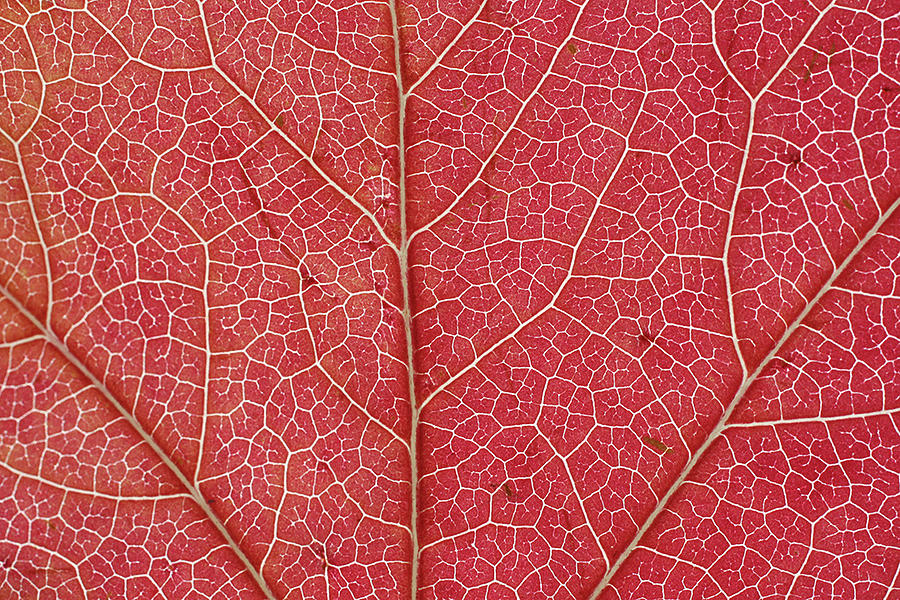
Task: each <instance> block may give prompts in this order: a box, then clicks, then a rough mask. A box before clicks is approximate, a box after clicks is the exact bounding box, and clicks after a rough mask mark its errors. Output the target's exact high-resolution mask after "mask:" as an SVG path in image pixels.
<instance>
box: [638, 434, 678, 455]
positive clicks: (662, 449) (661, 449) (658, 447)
mask: <svg viewBox="0 0 900 600" xmlns="http://www.w3.org/2000/svg"><path fill="white" fill-rule="evenodd" d="M641 441H642V442H644V444H646V445H648V446H650V447H651V448H653V450H655V451H656V452H658V453H659V454H666V453H668V452H671V451H672V449H671V448H669V447H668V446H666V445H665V444H664V443H662V442H661V441H659V440H658V439H656V438H654V437H650V436H649V435H645V436H644V437H642V438H641Z"/></svg>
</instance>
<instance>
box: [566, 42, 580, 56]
mask: <svg viewBox="0 0 900 600" xmlns="http://www.w3.org/2000/svg"><path fill="white" fill-rule="evenodd" d="M566 50H568V51H569V54H572V55H574V54H575V53H576V52H578V46H576V45H575V44H574V43H573V42H569V43H568V44H567V45H566Z"/></svg>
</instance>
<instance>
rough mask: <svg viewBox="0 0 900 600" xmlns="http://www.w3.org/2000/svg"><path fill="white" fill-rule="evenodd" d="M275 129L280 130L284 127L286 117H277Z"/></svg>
mask: <svg viewBox="0 0 900 600" xmlns="http://www.w3.org/2000/svg"><path fill="white" fill-rule="evenodd" d="M275 127H277V128H278V129H281V128H282V127H284V115H278V116H277V117H275Z"/></svg>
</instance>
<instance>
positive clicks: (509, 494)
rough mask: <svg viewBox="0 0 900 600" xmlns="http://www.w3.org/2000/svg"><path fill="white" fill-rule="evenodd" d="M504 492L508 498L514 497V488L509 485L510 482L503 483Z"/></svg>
mask: <svg viewBox="0 0 900 600" xmlns="http://www.w3.org/2000/svg"><path fill="white" fill-rule="evenodd" d="M503 493H504V494H506V497H507V498H512V495H513V491H512V488H511V487H509V483H504V484H503Z"/></svg>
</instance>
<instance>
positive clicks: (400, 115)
mask: <svg viewBox="0 0 900 600" xmlns="http://www.w3.org/2000/svg"><path fill="white" fill-rule="evenodd" d="M397 3H398V0H391V2H390V4H389V6H390V9H391V27H392V34H393V38H394V78H395V80H396V86H397V154H398V156H397V160H398V163H399V164H398V167H399V173H398V182H397V184H398V194H399V203H400V248H399V249H398V250H399V252H398V254H399V265H398V266H399V270H400V285H401V288H402V291H403V332H404V337H405V340H406V379H407V389H408V394H409V410H410V428H409V446H408V448H409V469H410V476H409V486H410V492H409V493H410V506H409V514H410V516H409V534H410V545H411V551H410V552H411V556H410V558H411V562H412V564H411V565H410V567H409V570H410V583H409V595H410V598H415V597H416V596H417V595H418V594H417V591H418V585H419V535H418V524H417V519H418V514H419V468H418V456H417V447H418V430H419V406H418V404H419V403H418V401H417V399H416V383H415V364H414V356H415V353H414V348H413V335H412V333H413V328H412V296H411V294H410V289H409V230H408V223H407V215H406V142H405V128H404V125H405V120H406V96H407V94H406V92H405V90H404V89H403V69H402V63H401V60H400V22H399V21H398V17H399V11H398V10H397V8H398V7H397Z"/></svg>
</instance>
